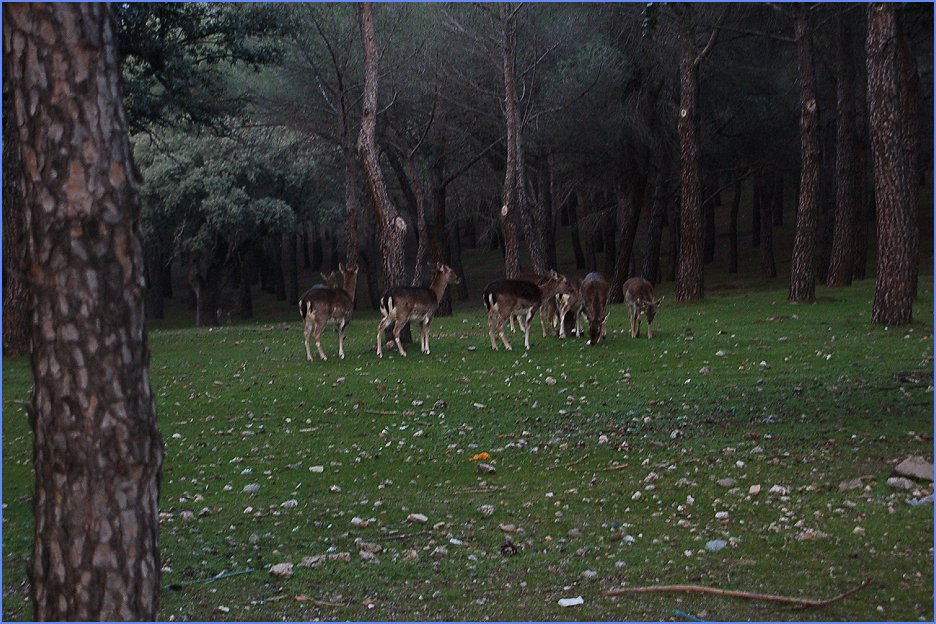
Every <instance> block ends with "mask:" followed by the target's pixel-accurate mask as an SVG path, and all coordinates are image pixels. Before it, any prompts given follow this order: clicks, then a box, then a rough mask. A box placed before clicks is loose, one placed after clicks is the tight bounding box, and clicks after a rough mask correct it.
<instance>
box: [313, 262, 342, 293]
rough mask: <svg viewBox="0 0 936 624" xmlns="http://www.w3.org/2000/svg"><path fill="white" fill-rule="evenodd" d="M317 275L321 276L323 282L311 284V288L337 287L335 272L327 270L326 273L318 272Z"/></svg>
mask: <svg viewBox="0 0 936 624" xmlns="http://www.w3.org/2000/svg"><path fill="white" fill-rule="evenodd" d="M339 266H340V265H339ZM319 275H321V276H322V280H323V282H320V283H318V284H315V285H313V286H312V288H338V274H337V273H335V272H334V271H329V272H328V273H319Z"/></svg>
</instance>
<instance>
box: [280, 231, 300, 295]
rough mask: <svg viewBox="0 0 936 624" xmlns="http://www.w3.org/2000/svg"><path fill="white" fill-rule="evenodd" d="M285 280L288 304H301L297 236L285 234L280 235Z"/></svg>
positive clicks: (291, 233)
mask: <svg viewBox="0 0 936 624" xmlns="http://www.w3.org/2000/svg"><path fill="white" fill-rule="evenodd" d="M280 249H281V252H282V253H281V256H280V257H281V264H282V267H283V280H284V281H285V283H286V293H285V294H286V302H287V303H289V304H298V303H299V266H298V263H297V261H296V234H295V232H288V233H287V232H284V233H283V234H281V235H280Z"/></svg>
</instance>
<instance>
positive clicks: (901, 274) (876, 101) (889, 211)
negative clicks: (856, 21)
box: [866, 3, 916, 325]
mask: <svg viewBox="0 0 936 624" xmlns="http://www.w3.org/2000/svg"><path fill="white" fill-rule="evenodd" d="M898 47H899V44H898V39H897V25H896V16H895V14H894V5H892V4H883V3H880V4H879V3H875V4H869V5H868V42H867V48H866V49H867V53H868V113H869V120H870V124H869V125H870V128H871V156H872V161H873V163H874V197H875V200H876V202H877V234H878V236H877V239H878V268H877V281H876V283H875V289H874V303H873V305H872V308H871V320H872V321H873V322H874V323H877V324H880V325H904V324H907V323H909V322H910V321H911V320H912V316H913V308H912V306H913V285H912V280H913V256H912V254H913V242H912V238H913V233H912V229H913V215H912V213H911V206H912V204H911V199H910V193H911V191H915V190H916V189H911V186H912V185H911V184H910V175H909V171H908V169H907V165H908V151H909V150H908V149H907V142H908V139H909V137H908V136H907V127H906V124H905V121H904V120H903V119H901V114H902V113H904V109H903V108H902V102H901V92H900V75H899V74H900V68H899V64H900V63H899V59H898Z"/></svg>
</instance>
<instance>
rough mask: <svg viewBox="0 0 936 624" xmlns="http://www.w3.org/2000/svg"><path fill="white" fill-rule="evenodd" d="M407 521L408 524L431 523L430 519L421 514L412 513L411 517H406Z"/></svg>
mask: <svg viewBox="0 0 936 624" xmlns="http://www.w3.org/2000/svg"><path fill="white" fill-rule="evenodd" d="M406 520H407V522H417V523H419V524H426V523H427V522H429V518H427V517H426V516H424V515H423V514H421V513H411V514H410V515H408V516H406Z"/></svg>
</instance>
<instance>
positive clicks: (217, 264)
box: [189, 248, 225, 327]
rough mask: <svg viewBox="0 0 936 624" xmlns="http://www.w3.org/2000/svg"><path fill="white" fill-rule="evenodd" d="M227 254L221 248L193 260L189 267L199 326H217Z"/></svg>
mask: <svg viewBox="0 0 936 624" xmlns="http://www.w3.org/2000/svg"><path fill="white" fill-rule="evenodd" d="M224 258H225V254H224V252H223V250H221V249H220V248H216V249H215V251H214V252H213V253H211V254H209V255H206V256H201V257H198V258H196V259H194V260H193V261H192V264H191V265H190V267H189V285H190V286H191V287H192V291H193V292H194V293H195V324H196V326H198V327H217V326H218V325H219V324H220V323H219V322H218V303H219V301H220V299H221V297H220V295H221V285H222V284H223V283H224V270H225V266H224Z"/></svg>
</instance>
